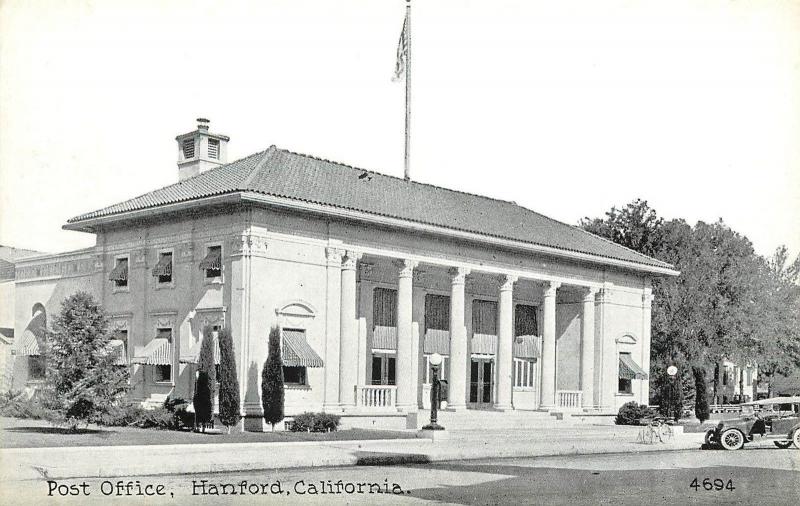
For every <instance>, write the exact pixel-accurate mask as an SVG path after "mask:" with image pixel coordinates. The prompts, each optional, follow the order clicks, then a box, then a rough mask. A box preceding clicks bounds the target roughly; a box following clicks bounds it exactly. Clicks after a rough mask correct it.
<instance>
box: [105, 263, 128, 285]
mask: <svg viewBox="0 0 800 506" xmlns="http://www.w3.org/2000/svg"><path fill="white" fill-rule="evenodd" d="M108 279H110V280H111V281H112V282H113V283H114V288H127V286H128V258H127V257H120V258H117V259H116V260H115V261H114V268H113V269H112V270H111V273H110V274H109V276H108Z"/></svg>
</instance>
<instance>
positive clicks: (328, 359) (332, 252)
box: [322, 247, 344, 411]
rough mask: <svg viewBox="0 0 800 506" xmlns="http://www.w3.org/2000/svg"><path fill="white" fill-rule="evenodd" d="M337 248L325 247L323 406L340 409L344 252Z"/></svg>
mask: <svg viewBox="0 0 800 506" xmlns="http://www.w3.org/2000/svg"><path fill="white" fill-rule="evenodd" d="M343 253H344V252H343V251H342V250H340V249H337V248H330V247H329V248H325V257H326V262H327V263H326V278H327V281H326V297H325V392H324V396H323V401H322V408H323V409H324V410H325V411H337V410H338V409H339V334H340V332H341V328H340V324H341V308H340V298H341V295H342V293H341V292H342V273H341V269H342V254H343Z"/></svg>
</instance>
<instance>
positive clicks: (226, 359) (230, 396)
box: [218, 328, 241, 432]
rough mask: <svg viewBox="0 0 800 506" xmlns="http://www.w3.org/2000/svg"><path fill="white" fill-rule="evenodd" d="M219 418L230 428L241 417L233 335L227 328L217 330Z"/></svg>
mask: <svg viewBox="0 0 800 506" xmlns="http://www.w3.org/2000/svg"><path fill="white" fill-rule="evenodd" d="M218 340H219V419H220V421H221V422H222V424H223V425H225V426H226V427H228V432H230V428H231V427H232V426H234V425H236V424H237V423H239V420H240V419H241V411H240V400H239V377H238V376H237V374H236V358H235V356H234V354H233V337H232V336H231V332H230V330H228V329H227V328H224V329H222V330H221V331H220V332H219V336H218Z"/></svg>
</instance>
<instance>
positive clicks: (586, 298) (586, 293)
mask: <svg viewBox="0 0 800 506" xmlns="http://www.w3.org/2000/svg"><path fill="white" fill-rule="evenodd" d="M598 291H599V289H598V288H595V287H593V286H587V287H584V289H583V302H594V298H595V296H596V295H597V292H598Z"/></svg>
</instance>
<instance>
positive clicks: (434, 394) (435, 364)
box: [422, 353, 444, 430]
mask: <svg viewBox="0 0 800 506" xmlns="http://www.w3.org/2000/svg"><path fill="white" fill-rule="evenodd" d="M430 363H431V369H433V378H431V423H429V424H428V425H425V426H424V427H422V428H423V430H444V427H442V426H441V425H439V424H438V423H436V419H437V416H438V412H439V403H440V402H441V401H440V397H441V385H440V383H439V366H441V365H442V356H441V355H439V354H438V353H434V354H433V355H431V357H430Z"/></svg>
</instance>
